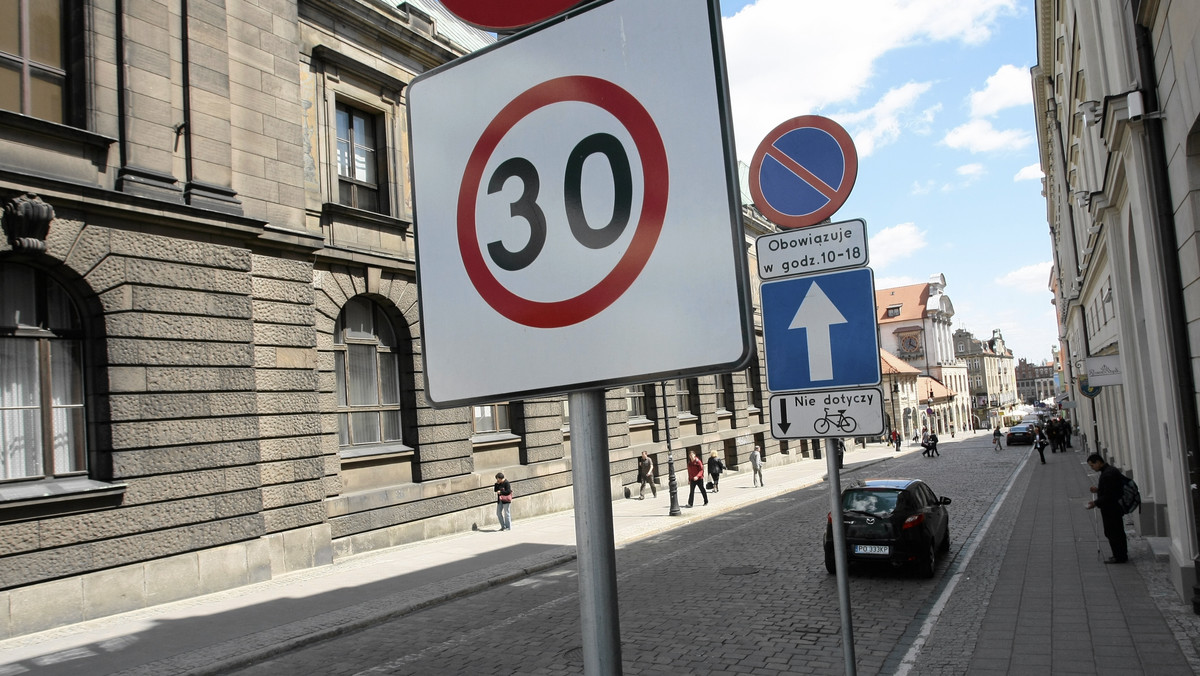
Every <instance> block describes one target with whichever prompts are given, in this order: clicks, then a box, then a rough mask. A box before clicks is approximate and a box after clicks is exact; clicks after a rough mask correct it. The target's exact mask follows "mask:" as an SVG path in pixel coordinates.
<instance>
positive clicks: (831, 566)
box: [825, 552, 837, 575]
mask: <svg viewBox="0 0 1200 676" xmlns="http://www.w3.org/2000/svg"><path fill="white" fill-rule="evenodd" d="M825 570H827V571H829V574H830V575H837V560H836V559H835V558H834V557H833V552H825Z"/></svg>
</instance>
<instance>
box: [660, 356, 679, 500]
mask: <svg viewBox="0 0 1200 676" xmlns="http://www.w3.org/2000/svg"><path fill="white" fill-rule="evenodd" d="M658 392H659V394H661V395H662V411H663V416H662V424H663V434H665V435H666V437H667V494H668V495H670V496H671V508H670V509H669V510H668V511H667V516H679V515H680V514H681V513H682V512H681V511H680V509H679V484H677V483H676V482H675V458H674V457H673V456H672V455H671V421H670V419H669V418H667V410H668V409H667V381H665V380H664V381H662V385H661V387H660V389H659V391H658Z"/></svg>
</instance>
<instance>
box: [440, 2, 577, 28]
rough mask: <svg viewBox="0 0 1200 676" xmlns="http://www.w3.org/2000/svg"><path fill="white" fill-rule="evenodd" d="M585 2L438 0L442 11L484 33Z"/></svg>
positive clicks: (525, 23) (524, 23) (535, 20)
mask: <svg viewBox="0 0 1200 676" xmlns="http://www.w3.org/2000/svg"><path fill="white" fill-rule="evenodd" d="M584 2H585V0H521V1H520V2H512V1H498V0H442V4H443V5H444V6H445V7H446V9H448V10H450V11H451V12H452V13H453V14H454V15H455V16H457V17H458V18H460V19H462V20H463V21H466V22H467V23H469V24H471V25H472V26H475V27H476V28H481V29H483V30H487V31H512V30H517V29H519V28H526V27H528V26H532V25H533V24H535V23H539V22H542V21H545V20H547V19H551V18H553V17H555V16H558V15H559V14H561V13H563V12H565V11H567V10H568V9H571V8H572V7H575V6H576V5H582V4H583V3H584Z"/></svg>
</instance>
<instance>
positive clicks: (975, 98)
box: [971, 65, 1033, 118]
mask: <svg viewBox="0 0 1200 676" xmlns="http://www.w3.org/2000/svg"><path fill="white" fill-rule="evenodd" d="M1032 104H1033V86H1032V84H1031V83H1030V79H1029V71H1028V70H1027V69H1023V68H1018V67H1016V66H1007V65H1006V66H1000V69H999V70H997V71H996V73H995V74H994V75H992V76H991V77H989V78H988V79H987V86H985V87H984V88H983V91H981V92H971V117H976V118H977V117H990V116H992V115H995V114H996V113H998V112H1000V111H1001V110H1004V109H1005V108H1012V107H1014V106H1028V105H1032Z"/></svg>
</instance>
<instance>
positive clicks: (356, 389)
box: [333, 298, 403, 447]
mask: <svg viewBox="0 0 1200 676" xmlns="http://www.w3.org/2000/svg"><path fill="white" fill-rule="evenodd" d="M333 343H334V345H333V347H334V354H333V356H334V362H333V363H334V366H333V368H334V372H335V375H336V378H337V385H336V386H337V402H338V444H339V445H340V446H343V447H345V446H363V445H370V444H390V445H395V444H396V443H397V442H400V441H401V440H402V437H403V425H402V424H401V413H400V411H401V397H400V353H399V350H398V347H399V346H398V344H397V340H396V333H395V331H394V330H393V329H392V324H391V322H389V321H388V319H387V317H386V316H385V315H384V314H383V311H382V310H381V309H380V308H379V306H377V305H375V304H374V303H372V302H371V301H369V300H366V299H365V298H352V299H350V300H349V301H347V303H346V306H345V307H344V308H342V313H341V314H340V315H338V318H337V323H336V324H335V325H334V332H333Z"/></svg>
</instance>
